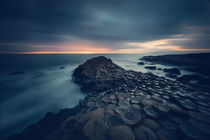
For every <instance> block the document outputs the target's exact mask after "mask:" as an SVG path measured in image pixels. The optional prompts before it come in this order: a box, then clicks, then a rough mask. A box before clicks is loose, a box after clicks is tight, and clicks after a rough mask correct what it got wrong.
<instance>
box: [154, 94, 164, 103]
mask: <svg viewBox="0 0 210 140" xmlns="http://www.w3.org/2000/svg"><path fill="white" fill-rule="evenodd" d="M152 99H154V100H155V101H158V102H161V101H162V99H161V97H160V96H156V95H152Z"/></svg>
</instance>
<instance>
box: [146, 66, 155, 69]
mask: <svg viewBox="0 0 210 140" xmlns="http://www.w3.org/2000/svg"><path fill="white" fill-rule="evenodd" d="M144 68H145V69H150V70H156V66H146V67H144Z"/></svg>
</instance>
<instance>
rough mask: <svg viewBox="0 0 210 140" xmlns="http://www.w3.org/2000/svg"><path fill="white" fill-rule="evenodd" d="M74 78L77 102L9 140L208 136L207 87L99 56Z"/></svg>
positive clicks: (188, 139)
mask: <svg viewBox="0 0 210 140" xmlns="http://www.w3.org/2000/svg"><path fill="white" fill-rule="evenodd" d="M73 76H74V81H75V82H77V83H78V84H79V85H80V86H81V88H82V90H83V91H85V92H86V93H87V96H86V98H85V99H84V100H82V101H80V103H79V105H78V106H76V107H75V108H72V109H64V110H62V111H60V112H59V113H57V114H53V113H48V114H47V115H46V116H45V117H44V118H43V119H41V120H40V121H39V122H38V123H36V124H34V125H31V126H29V127H27V128H26V129H24V130H23V131H22V132H21V133H19V134H17V135H14V136H11V137H10V138H8V140H67V139H68V140H72V139H73V140H119V139H120V140H134V139H136V140H208V139H210V131H209V130H210V109H209V108H210V104H209V101H210V93H209V91H206V90H204V89H202V88H198V87H194V86H190V85H188V84H183V83H181V82H178V81H171V80H168V79H165V78H164V77H158V76H155V75H153V74H151V73H148V74H144V73H141V72H135V71H131V70H129V71H128V70H125V69H123V68H121V67H119V66H117V65H116V64H114V63H113V62H112V61H111V60H110V59H108V58H106V57H102V56H101V57H96V58H92V59H89V60H87V61H86V62H85V63H84V64H82V65H80V66H79V67H78V68H77V69H75V71H74V73H73Z"/></svg>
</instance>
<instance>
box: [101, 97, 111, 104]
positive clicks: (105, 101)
mask: <svg viewBox="0 0 210 140" xmlns="http://www.w3.org/2000/svg"><path fill="white" fill-rule="evenodd" d="M101 100H102V101H103V102H104V103H106V104H108V103H109V102H110V101H111V99H110V98H109V97H106V96H104V97H103V98H102V99H101Z"/></svg>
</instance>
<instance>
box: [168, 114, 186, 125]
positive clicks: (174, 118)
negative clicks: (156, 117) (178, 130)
mask: <svg viewBox="0 0 210 140" xmlns="http://www.w3.org/2000/svg"><path fill="white" fill-rule="evenodd" d="M168 118H169V119H171V120H172V121H174V122H175V123H177V124H182V123H184V122H185V118H184V117H182V116H180V115H178V114H175V113H174V114H170V115H168Z"/></svg>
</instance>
